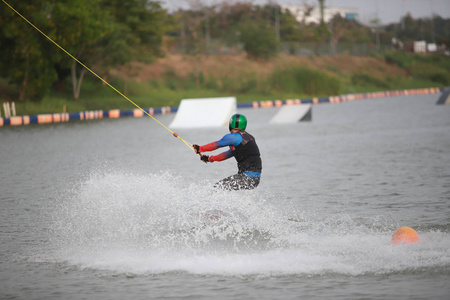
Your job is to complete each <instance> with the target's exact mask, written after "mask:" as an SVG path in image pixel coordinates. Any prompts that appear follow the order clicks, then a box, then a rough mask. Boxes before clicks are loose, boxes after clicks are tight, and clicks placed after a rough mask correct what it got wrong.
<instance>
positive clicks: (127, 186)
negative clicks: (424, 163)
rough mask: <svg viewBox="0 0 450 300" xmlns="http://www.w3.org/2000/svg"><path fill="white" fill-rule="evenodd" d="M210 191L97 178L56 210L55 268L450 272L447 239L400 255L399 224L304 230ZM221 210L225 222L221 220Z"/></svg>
mask: <svg viewBox="0 0 450 300" xmlns="http://www.w3.org/2000/svg"><path fill="white" fill-rule="evenodd" d="M205 186H207V187H205ZM208 186H210V184H208V183H205V182H202V183H199V184H191V183H190V182H189V181H188V180H184V179H183V178H180V177H177V176H175V175H173V174H169V173H162V174H153V175H135V174H129V173H120V172H119V173H109V174H93V175H92V176H91V177H90V178H88V179H87V180H86V181H85V182H83V183H82V184H81V185H80V186H79V187H77V188H76V189H75V190H74V191H73V192H71V193H69V194H71V195H72V196H70V197H68V198H65V196H66V195H61V197H62V198H61V199H59V202H60V205H59V206H56V207H55V208H54V211H53V212H52V214H53V219H54V223H53V226H52V230H51V231H50V232H49V234H50V235H51V237H50V240H51V241H52V243H53V245H52V249H54V251H52V252H51V253H48V256H49V259H52V260H53V259H56V260H57V261H58V262H66V263H68V264H70V265H76V266H78V267H80V268H93V269H98V270H108V271H112V272H119V273H136V274H155V273H166V272H188V273H192V274H218V275H227V276H228V275H229V276H242V275H257V276H273V275H275V276H277V275H288V274H301V275H308V276H309V275H323V274H329V273H332V274H346V275H361V274H367V273H371V274H386V273H391V272H398V271H403V270H408V269H423V268H428V267H430V268H434V267H442V266H444V267H445V266H447V267H448V266H449V265H450V254H449V253H448V250H447V249H448V248H449V247H450V238H449V235H448V234H447V233H441V232H428V233H421V232H419V235H420V237H421V241H420V242H419V243H417V244H412V245H404V246H393V245H391V243H390V238H391V235H392V231H393V229H394V228H395V227H393V226H395V224H393V225H385V224H384V223H385V220H382V219H381V220H380V218H379V217H377V218H375V219H373V220H372V219H371V220H366V221H367V222H361V220H358V221H355V220H352V219H351V218H349V217H348V216H345V215H342V216H335V218H334V219H327V220H322V219H320V217H316V216H315V215H313V214H308V213H307V212H306V213H305V212H300V213H301V218H299V219H298V221H295V216H292V215H289V212H284V211H281V209H280V208H279V207H277V206H276V205H274V204H273V203H276V202H277V201H276V200H273V201H271V200H272V199H271V197H272V196H270V195H262V193H259V192H258V191H257V190H255V191H239V192H213V191H212V190H211V189H210V188H209V187H208ZM215 210H216V211H217V210H219V211H221V212H223V213H220V214H218V215H220V218H219V219H218V220H216V219H214V218H213V219H212V220H211V219H210V218H209V216H210V215H211V214H212V212H213V211H215ZM374 222H378V224H373V223H374ZM380 224H382V225H380ZM47 247H48V246H47Z"/></svg>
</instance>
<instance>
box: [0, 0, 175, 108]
mask: <svg viewBox="0 0 450 300" xmlns="http://www.w3.org/2000/svg"><path fill="white" fill-rule="evenodd" d="M9 2H10V4H11V5H12V7H13V8H15V9H16V10H17V11H18V12H19V13H21V14H22V15H23V16H24V17H25V18H27V19H28V20H29V21H30V22H31V23H33V24H34V25H36V26H37V27H38V28H40V29H41V30H42V31H43V32H44V33H45V34H47V35H48V36H49V37H50V38H52V39H53V40H54V41H55V42H56V43H58V44H59V45H60V46H61V47H62V48H64V49H65V50H66V51H68V52H69V53H70V54H71V55H73V56H74V57H76V58H77V59H78V60H79V61H81V62H82V63H83V64H85V65H86V66H88V67H89V68H91V69H94V70H95V71H96V72H97V73H99V75H105V74H106V73H107V72H108V70H110V69H111V68H112V67H114V66H117V65H122V64H125V63H127V62H129V61H131V59H140V58H141V59H144V58H145V60H147V61H152V60H153V59H154V58H155V57H157V56H160V55H161V54H162V51H161V46H162V40H163V36H164V34H165V33H166V31H167V29H168V27H169V26H170V25H169V23H168V19H169V18H168V15H167V12H166V11H165V10H163V9H162V8H161V5H160V4H159V2H154V1H151V2H149V1H146V0H130V1H122V0H116V1H115V0H108V1H107V0H79V1H57V0H40V1H38V0H29V1H13V0H12V1H9ZM1 5H2V6H3V7H2V9H1V10H0V43H1V45H2V47H0V76H1V77H3V78H5V79H6V80H8V81H9V82H11V84H12V86H14V87H15V88H17V89H18V91H17V94H18V95H19V99H20V100H26V99H29V100H40V99H41V98H42V97H43V96H44V95H46V94H47V93H48V92H49V90H50V88H51V87H52V85H53V84H55V83H56V81H58V83H57V84H56V85H57V86H65V84H63V83H64V82H65V80H66V78H67V77H68V76H69V75H70V74H71V72H70V69H71V67H73V66H74V60H73V59H72V58H70V57H69V56H68V55H67V54H65V53H63V51H61V50H60V49H58V48H57V47H56V46H55V45H53V44H52V43H51V42H50V41H48V40H47V39H46V38H45V37H44V36H42V35H41V34H40V33H39V32H37V31H36V30H35V29H34V28H33V27H32V26H30V25H29V24H28V23H26V22H25V21H24V20H22V19H21V18H20V17H19V16H18V15H17V14H15V13H14V12H13V10H11V9H9V8H8V7H7V6H6V5H4V4H3V3H2V4H1ZM76 68H77V69H78V71H80V70H81V66H79V65H78V66H76ZM73 80H74V82H76V81H77V80H79V78H73ZM74 94H75V93H74Z"/></svg>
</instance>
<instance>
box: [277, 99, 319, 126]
mask: <svg viewBox="0 0 450 300" xmlns="http://www.w3.org/2000/svg"><path fill="white" fill-rule="evenodd" d="M311 119H312V106H311V104H301V105H286V106H283V107H282V108H280V110H279V111H278V112H277V114H276V115H275V116H273V117H272V119H270V122H269V123H270V124H285V123H297V122H304V121H311Z"/></svg>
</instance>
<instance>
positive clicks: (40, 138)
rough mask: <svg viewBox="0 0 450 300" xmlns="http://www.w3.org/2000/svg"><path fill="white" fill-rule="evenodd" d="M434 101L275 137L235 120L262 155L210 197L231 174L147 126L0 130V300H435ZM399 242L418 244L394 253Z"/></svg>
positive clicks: (449, 294) (440, 265)
mask: <svg viewBox="0 0 450 300" xmlns="http://www.w3.org/2000/svg"><path fill="white" fill-rule="evenodd" d="M437 98H438V96H437V95H427V96H409V97H396V98H384V99H376V100H361V101H356V102H347V103H341V104H320V105H316V106H313V113H312V117H313V120H312V122H302V123H296V124H286V125H284V124H283V125H269V120H270V118H271V117H272V116H273V115H274V114H275V113H276V111H277V109H276V108H266V109H256V110H253V109H241V110H239V112H240V113H243V114H245V115H246V116H247V118H248V120H249V125H248V128H247V129H248V131H249V132H250V133H251V134H253V135H254V136H255V138H256V139H257V142H258V145H259V148H260V150H261V153H262V159H263V174H262V179H261V184H260V186H259V187H258V188H257V189H256V190H253V191H238V192H215V191H213V189H212V186H213V184H214V183H215V182H216V181H218V180H220V179H222V178H223V177H226V176H228V175H231V174H234V173H235V172H236V169H237V168H236V163H235V161H234V159H231V160H228V161H224V162H216V163H213V164H204V163H202V162H201V161H200V160H199V159H198V156H196V155H194V153H193V152H192V151H191V150H190V149H188V148H187V147H186V145H185V144H183V143H182V142H181V141H180V140H178V139H176V138H174V137H173V136H172V135H171V133H170V132H168V131H167V130H165V129H164V128H163V127H161V126H160V125H158V124H157V123H156V122H154V121H153V120H152V119H150V118H141V119H134V118H123V119H118V120H99V121H85V122H82V121H80V122H73V123H66V124H52V125H33V126H23V127H15V128H14V127H5V128H0V153H1V154H0V155H1V160H0V187H1V190H0V201H1V202H0V203H1V210H0V298H1V299H161V298H168V299H211V298H213V297H214V298H216V299H449V298H450V284H449V283H450V251H449V249H450V106H448V105H447V106H445V105H440V106H439V105H435V102H436V100H437ZM156 117H157V118H158V120H159V121H161V122H162V123H163V124H166V125H167V124H170V122H171V120H172V119H173V117H174V115H160V116H156ZM177 133H178V134H179V135H180V136H181V137H182V138H184V139H185V140H187V141H189V142H191V143H198V144H205V143H209V142H211V141H214V140H217V139H219V138H221V137H222V136H223V135H224V134H226V133H227V128H225V127H223V128H215V129H200V130H188V129H184V130H178V131H177ZM402 226H409V227H412V228H414V229H415V230H416V231H417V232H418V234H419V236H420V241H419V242H418V243H415V244H408V245H400V246H394V245H392V244H391V236H392V234H393V232H394V231H395V230H396V229H397V228H399V227H402Z"/></svg>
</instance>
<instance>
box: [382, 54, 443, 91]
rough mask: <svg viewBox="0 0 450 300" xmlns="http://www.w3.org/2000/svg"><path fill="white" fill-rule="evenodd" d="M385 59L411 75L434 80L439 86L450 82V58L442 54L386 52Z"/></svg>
mask: <svg viewBox="0 0 450 300" xmlns="http://www.w3.org/2000/svg"><path fill="white" fill-rule="evenodd" d="M385 61H386V62H387V63H390V64H395V65H397V66H399V67H400V68H403V69H405V70H406V71H407V72H408V73H409V74H410V75H411V76H413V77H414V78H417V79H423V80H427V81H431V82H434V83H435V84H436V85H439V86H447V85H449V84H450V73H449V72H448V70H450V59H448V57H445V56H441V55H430V56H426V55H417V54H407V53H402V52H390V53H387V54H385Z"/></svg>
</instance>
